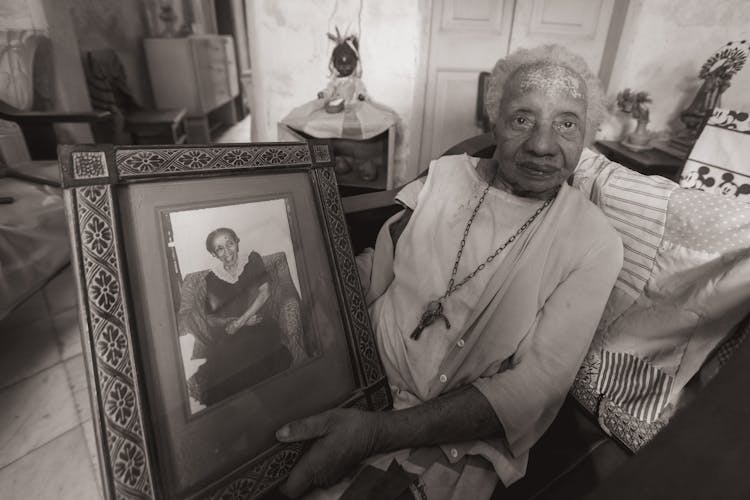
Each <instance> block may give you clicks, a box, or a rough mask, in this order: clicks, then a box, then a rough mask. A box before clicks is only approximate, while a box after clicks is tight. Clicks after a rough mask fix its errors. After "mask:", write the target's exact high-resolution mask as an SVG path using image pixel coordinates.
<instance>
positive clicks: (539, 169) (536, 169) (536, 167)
mask: <svg viewBox="0 0 750 500" xmlns="http://www.w3.org/2000/svg"><path fill="white" fill-rule="evenodd" d="M518 166H519V167H521V170H522V171H523V172H524V173H525V174H526V175H528V176H529V177H535V178H537V177H538V178H542V177H548V176H550V175H553V174H554V173H555V172H557V168H556V167H554V166H551V165H540V164H538V163H533V162H528V161H527V162H521V163H518Z"/></svg>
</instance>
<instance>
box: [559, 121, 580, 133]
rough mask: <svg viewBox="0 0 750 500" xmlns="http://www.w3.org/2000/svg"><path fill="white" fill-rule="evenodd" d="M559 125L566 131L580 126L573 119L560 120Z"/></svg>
mask: <svg viewBox="0 0 750 500" xmlns="http://www.w3.org/2000/svg"><path fill="white" fill-rule="evenodd" d="M557 127H558V128H559V129H560V130H562V131H564V132H570V131H573V130H575V129H576V128H578V124H577V123H576V122H574V121H572V120H563V121H561V122H558V124H557Z"/></svg>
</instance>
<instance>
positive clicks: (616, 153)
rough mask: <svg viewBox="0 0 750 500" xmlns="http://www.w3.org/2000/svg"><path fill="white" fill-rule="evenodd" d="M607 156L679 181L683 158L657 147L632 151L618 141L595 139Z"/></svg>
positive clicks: (634, 167)
mask: <svg viewBox="0 0 750 500" xmlns="http://www.w3.org/2000/svg"><path fill="white" fill-rule="evenodd" d="M594 145H595V146H596V147H597V148H598V149H599V150H600V151H601V152H602V153H603V154H604V156H606V157H607V158H609V159H610V160H612V161H615V162H617V163H619V164H620V165H624V166H626V167H628V168H629V169H631V170H635V171H636V172H639V173H641V174H644V175H661V176H663V177H666V178H667V179H671V180H673V181H675V182H678V181H679V175H680V171H681V170H682V167H683V165H685V159H684V158H682V159H680V158H676V157H674V156H672V155H668V154H667V153H665V152H664V151H661V150H659V149H646V150H644V151H632V150H630V149H628V148H626V147H625V146H623V145H622V144H620V143H619V142H618V141H597V142H596V143H595V144H594Z"/></svg>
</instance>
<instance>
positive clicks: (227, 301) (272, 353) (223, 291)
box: [196, 252, 292, 406]
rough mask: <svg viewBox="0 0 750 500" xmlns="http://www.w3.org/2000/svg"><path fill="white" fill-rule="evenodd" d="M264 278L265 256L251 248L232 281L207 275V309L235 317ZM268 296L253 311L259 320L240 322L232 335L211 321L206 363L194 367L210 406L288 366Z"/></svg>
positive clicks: (265, 280)
mask: <svg viewBox="0 0 750 500" xmlns="http://www.w3.org/2000/svg"><path fill="white" fill-rule="evenodd" d="M267 282H268V274H267V271H266V269H265V267H264V265H263V260H262V259H261V256H260V255H259V254H258V253H257V252H252V253H251V254H250V255H249V257H248V259H247V263H246V264H245V265H244V268H243V270H242V272H241V273H240V275H239V277H238V279H237V281H236V282H235V283H229V282H227V281H225V280H223V279H221V278H220V277H219V276H217V275H216V273H214V272H213V271H211V272H209V273H208V274H207V275H206V312H207V314H208V315H209V316H214V317H217V318H221V319H226V318H239V317H240V316H242V315H243V314H244V313H245V311H247V309H248V308H249V307H250V305H251V304H252V303H253V302H254V301H255V299H256V297H257V296H258V293H259V287H260V286H261V285H262V284H263V283H267ZM269 302H270V301H267V302H266V303H265V304H264V305H263V307H261V308H260V309H259V311H258V312H257V313H256V314H259V315H260V316H261V318H262V320H261V321H260V322H259V323H257V324H255V325H252V326H249V325H244V326H242V327H240V328H239V329H238V330H237V331H236V332H235V333H234V334H233V335H230V334H228V333H227V332H226V327H225V326H213V327H212V326H209V332H208V333H209V336H210V342H208V343H207V345H206V362H205V363H204V364H203V365H201V366H200V368H199V369H198V373H197V374H196V375H198V378H199V379H200V380H201V381H202V382H203V384H205V386H204V388H203V389H204V390H203V391H202V393H203V398H201V399H202V401H201V403H203V404H204V405H206V406H208V405H212V404H214V403H217V402H219V401H221V400H223V399H225V398H227V397H229V396H231V395H233V394H235V393H237V392H239V391H241V390H242V389H245V388H247V387H250V386H252V385H254V384H256V383H258V382H260V381H262V380H265V379H267V378H268V377H271V376H272V375H275V374H277V373H279V372H282V371H284V370H286V369H287V368H289V366H290V365H291V362H292V356H291V355H290V353H289V350H288V349H287V348H286V347H284V345H283V344H282V342H281V338H282V337H281V336H282V331H281V329H280V328H279V325H278V324H277V322H276V320H275V319H274V318H273V315H272V314H271V312H270V311H269V310H268V306H269V305H270V304H269Z"/></svg>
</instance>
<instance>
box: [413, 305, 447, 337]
mask: <svg viewBox="0 0 750 500" xmlns="http://www.w3.org/2000/svg"><path fill="white" fill-rule="evenodd" d="M438 318H442V319H443V321H444V322H445V327H446V328H450V327H451V324H450V322H449V321H448V318H447V317H446V316H445V314H443V304H442V302H440V301H439V300H433V301H430V302H429V303H428V304H427V306H426V307H425V309H424V313H422V317H421V318H420V319H419V323H418V324H417V327H416V328H415V329H414V331H413V332H412V333H411V338H413V339H414V340H419V336H420V335H422V330H424V329H425V328H427V327H428V326H430V325H431V324H433V323H434V322H435V321H436V320H437V319H438Z"/></svg>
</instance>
